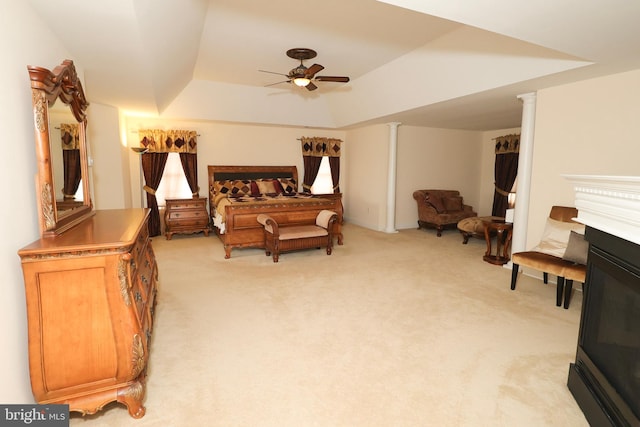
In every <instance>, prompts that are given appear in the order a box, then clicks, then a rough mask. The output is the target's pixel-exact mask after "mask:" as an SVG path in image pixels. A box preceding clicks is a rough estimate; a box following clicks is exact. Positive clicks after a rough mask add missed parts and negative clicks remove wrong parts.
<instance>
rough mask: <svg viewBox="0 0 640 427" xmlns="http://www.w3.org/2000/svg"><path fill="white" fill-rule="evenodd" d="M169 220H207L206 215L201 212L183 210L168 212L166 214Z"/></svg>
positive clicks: (204, 212)
mask: <svg viewBox="0 0 640 427" xmlns="http://www.w3.org/2000/svg"><path fill="white" fill-rule="evenodd" d="M167 218H169V220H174V219H175V220H185V219H196V220H197V219H202V218H204V219H206V220H208V214H207V212H206V211H202V210H183V211H169V212H168V214H167Z"/></svg>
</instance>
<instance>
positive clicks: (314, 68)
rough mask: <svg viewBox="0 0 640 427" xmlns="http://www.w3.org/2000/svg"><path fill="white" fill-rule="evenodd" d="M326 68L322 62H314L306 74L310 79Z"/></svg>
mask: <svg viewBox="0 0 640 427" xmlns="http://www.w3.org/2000/svg"><path fill="white" fill-rule="evenodd" d="M322 70H324V67H323V66H322V65H320V64H313V65H312V66H311V67H309V68H307V71H305V72H304V75H305V77H306V78H308V79H312V78H313V76H315V75H316V73H318V72H320V71H322Z"/></svg>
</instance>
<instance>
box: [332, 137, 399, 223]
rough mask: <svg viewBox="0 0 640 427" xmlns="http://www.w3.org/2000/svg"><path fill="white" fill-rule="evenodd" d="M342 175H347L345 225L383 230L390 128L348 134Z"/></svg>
mask: <svg viewBox="0 0 640 427" xmlns="http://www.w3.org/2000/svg"><path fill="white" fill-rule="evenodd" d="M344 145H345V148H344V151H345V152H346V153H347V157H346V161H344V162H343V161H342V160H341V171H342V170H345V171H346V173H347V174H348V178H347V179H346V182H345V183H344V184H342V187H343V192H344V193H345V194H346V195H345V200H344V201H343V203H344V211H345V212H344V216H345V221H348V222H352V223H354V224H358V225H361V226H363V227H367V228H371V229H373V230H383V229H384V226H385V223H386V219H387V217H386V200H387V174H388V170H389V164H388V160H387V159H388V154H389V127H388V126H387V125H375V126H367V127H363V128H359V129H355V130H350V131H348V132H347V136H346V142H345V144H344ZM341 175H342V172H341Z"/></svg>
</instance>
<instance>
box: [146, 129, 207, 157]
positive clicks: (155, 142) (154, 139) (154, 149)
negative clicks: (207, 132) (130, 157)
mask: <svg viewBox="0 0 640 427" xmlns="http://www.w3.org/2000/svg"><path fill="white" fill-rule="evenodd" d="M138 134H139V135H140V146H141V147H145V148H148V149H149V151H148V152H149V153H191V154H196V152H197V150H196V149H197V146H198V133H197V132H195V131H192V130H159V129H143V130H139V131H138Z"/></svg>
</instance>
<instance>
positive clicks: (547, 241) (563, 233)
mask: <svg viewBox="0 0 640 427" xmlns="http://www.w3.org/2000/svg"><path fill="white" fill-rule="evenodd" d="M572 230H573V231H577V232H579V233H581V234H584V224H579V223H577V222H562V221H556V220H555V219H552V218H547V223H546V225H545V227H544V233H543V234H542V239H541V240H540V243H538V245H537V246H536V247H534V248H533V249H531V250H532V251H536V252H542V253H545V254H549V255H554V256H557V257H558V258H562V256H563V255H564V252H565V250H566V249H567V244H568V243H569V235H570V233H571V231H572Z"/></svg>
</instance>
